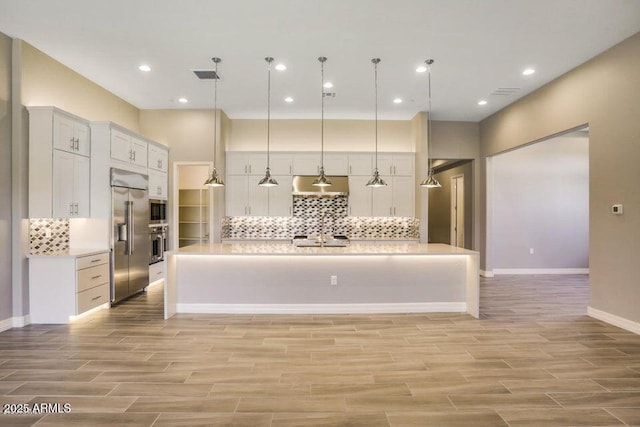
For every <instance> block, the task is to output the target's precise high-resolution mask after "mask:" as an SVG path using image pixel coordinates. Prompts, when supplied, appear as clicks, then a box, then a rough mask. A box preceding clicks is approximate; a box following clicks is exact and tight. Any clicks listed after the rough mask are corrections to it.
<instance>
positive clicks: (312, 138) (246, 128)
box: [227, 119, 415, 152]
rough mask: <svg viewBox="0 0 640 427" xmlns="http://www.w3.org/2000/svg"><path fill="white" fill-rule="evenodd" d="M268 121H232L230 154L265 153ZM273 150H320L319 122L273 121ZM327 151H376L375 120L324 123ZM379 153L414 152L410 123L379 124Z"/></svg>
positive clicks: (383, 122) (384, 121)
mask: <svg viewBox="0 0 640 427" xmlns="http://www.w3.org/2000/svg"><path fill="white" fill-rule="evenodd" d="M266 149H267V121H266V120H248V119H242V120H231V129H230V140H229V145H228V146H227V151H262V150H264V151H266ZM271 149H272V150H274V151H320V120H271ZM324 149H325V150H326V151H374V149H375V126H374V122H373V121H372V120H325V121H324ZM378 150H379V151H399V152H413V151H415V145H414V141H413V139H412V133H411V122H410V121H407V120H405V121H401V120H381V121H378Z"/></svg>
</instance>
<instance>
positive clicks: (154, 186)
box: [148, 169, 167, 200]
mask: <svg viewBox="0 0 640 427" xmlns="http://www.w3.org/2000/svg"><path fill="white" fill-rule="evenodd" d="M148 174H149V198H150V199H161V200H165V199H166V198H167V190H166V188H167V174H166V173H163V172H159V171H155V170H151V169H150V170H149V172H148Z"/></svg>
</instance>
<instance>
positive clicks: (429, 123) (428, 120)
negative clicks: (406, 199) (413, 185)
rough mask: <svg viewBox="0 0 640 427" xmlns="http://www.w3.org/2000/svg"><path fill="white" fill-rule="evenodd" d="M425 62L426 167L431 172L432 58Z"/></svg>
mask: <svg viewBox="0 0 640 427" xmlns="http://www.w3.org/2000/svg"><path fill="white" fill-rule="evenodd" d="M426 63H427V71H428V74H427V85H428V89H429V92H428V99H429V116H427V124H428V125H429V129H428V130H427V131H428V134H427V137H428V138H429V140H428V141H427V163H428V165H427V166H428V167H429V171H428V174H429V175H430V174H431V169H432V168H431V64H433V59H427V60H426Z"/></svg>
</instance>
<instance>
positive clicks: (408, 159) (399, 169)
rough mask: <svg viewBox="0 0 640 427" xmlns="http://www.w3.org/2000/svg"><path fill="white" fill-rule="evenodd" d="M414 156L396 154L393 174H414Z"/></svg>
mask: <svg viewBox="0 0 640 427" xmlns="http://www.w3.org/2000/svg"><path fill="white" fill-rule="evenodd" d="M413 169H414V157H413V154H394V156H393V174H394V175H400V176H413Z"/></svg>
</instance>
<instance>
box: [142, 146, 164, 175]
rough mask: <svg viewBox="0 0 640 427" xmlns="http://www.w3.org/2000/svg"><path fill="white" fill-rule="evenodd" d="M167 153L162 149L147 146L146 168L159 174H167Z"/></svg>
mask: <svg viewBox="0 0 640 427" xmlns="http://www.w3.org/2000/svg"><path fill="white" fill-rule="evenodd" d="M168 158H169V153H167V150H165V149H164V148H160V147H157V146H155V145H151V144H149V155H148V157H147V166H148V168H149V169H154V170H157V171H160V172H165V173H166V172H167V169H168V167H167V161H168Z"/></svg>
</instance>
